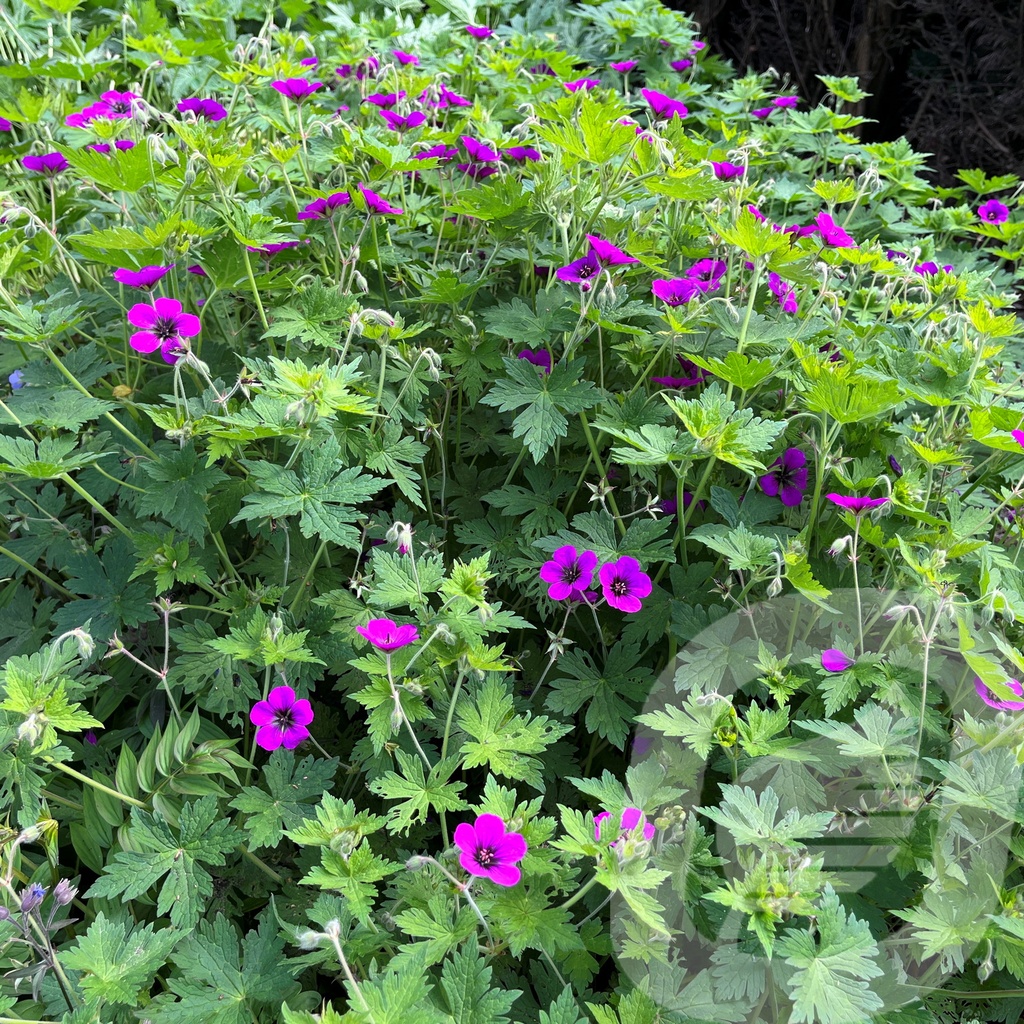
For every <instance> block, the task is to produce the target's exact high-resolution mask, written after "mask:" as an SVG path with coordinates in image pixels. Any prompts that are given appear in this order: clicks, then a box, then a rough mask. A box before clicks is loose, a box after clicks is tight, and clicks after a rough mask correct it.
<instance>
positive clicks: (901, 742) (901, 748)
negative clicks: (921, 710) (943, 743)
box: [799, 701, 917, 760]
mask: <svg viewBox="0 0 1024 1024" xmlns="http://www.w3.org/2000/svg"><path fill="white" fill-rule="evenodd" d="M853 717H854V719H855V720H856V723H857V728H854V727H853V726H852V725H850V724H849V723H847V722H807V721H804V720H803V719H801V720H800V722H799V725H800V728H801V729H808V730H810V731H811V732H815V733H817V734H818V735H819V736H825V737H826V738H827V739H829V740H831V741H832V742H833V743H835V744H836V746H837V748H838V750H839V752H840V753H841V754H842V755H844V756H845V757H852V758H857V759H859V760H862V759H864V758H889V759H895V760H898V759H899V758H901V757H913V756H914V754H915V753H916V751H917V746H916V744H914V743H909V742H907V741H908V740H910V739H911V738H913V737H916V735H917V723H916V722H914V721H913V720H912V719H909V718H900V719H898V720H895V721H894V720H893V716H892V713H891V712H890V711H886V710H885V708H883V707H880V706H879V705H878V704H875V703H873V702H870V701H869V702H868V703H867V704H865V705H864V706H863V707H859V708H857V709H856V710H855V711H854V712H853Z"/></svg>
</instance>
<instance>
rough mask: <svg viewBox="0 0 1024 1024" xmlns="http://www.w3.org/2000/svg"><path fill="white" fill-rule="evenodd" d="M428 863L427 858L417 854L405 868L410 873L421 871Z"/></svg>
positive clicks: (407, 862)
mask: <svg viewBox="0 0 1024 1024" xmlns="http://www.w3.org/2000/svg"><path fill="white" fill-rule="evenodd" d="M426 863H427V858H426V857H421V856H420V855H419V854H415V855H414V856H412V857H410V858H409V859H408V860H407V861H406V862H405V867H406V869H407V870H408V871H419V870H420V868H422V867H424V866H425V865H426Z"/></svg>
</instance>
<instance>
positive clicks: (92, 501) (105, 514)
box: [58, 473, 132, 540]
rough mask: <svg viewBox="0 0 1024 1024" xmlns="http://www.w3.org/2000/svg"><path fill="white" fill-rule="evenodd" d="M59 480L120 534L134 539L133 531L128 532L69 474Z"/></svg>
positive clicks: (64, 474)
mask: <svg viewBox="0 0 1024 1024" xmlns="http://www.w3.org/2000/svg"><path fill="white" fill-rule="evenodd" d="M58 479H60V480H63V481H64V483H66V484H67V485H68V487H70V488H71V489H72V490H73V491H74V492H75V493H76V494H77V495H78V496H79V497H81V498H84V499H85V500H86V501H87V502H88V503H89V504H90V505H92V507H93V508H94V509H95V510H96V511H97V512H99V514H100V515H101V516H103V518H104V519H106V521H107V522H108V523H110V525H111V526H113V527H114V529H115V530H117V531H118V532H119V533H122V534H124V536H125V537H127V538H128V539H129V540H131V539H132V535H131V531H129V530H126V529H125V528H124V527H123V526H122V525H121V523H120V522H119V521H118V519H117V517H116V516H112V515H111V514H110V513H109V512H108V511H107V510H106V509H105V508H104V507H103V506H102V505H101V504H100V503H99V502H98V501H97V500H96V499H95V498H94V497H93V496H92V495H91V494H90V493H89V492H88V491H87V490H86V489H85V488H84V487H82V486H81V484H79V483H78V482H77V481H76V480H74V479H72V477H71V476H69V475H68V474H67V473H61V475H60V476H59V477H58Z"/></svg>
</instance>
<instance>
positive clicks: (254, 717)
mask: <svg viewBox="0 0 1024 1024" xmlns="http://www.w3.org/2000/svg"><path fill="white" fill-rule="evenodd" d="M249 721H250V722H252V724H253V725H255V726H264V725H270V724H271V723H272V722H273V721H274V709H273V708H272V707H271V706H270V705H269V704H268V703H267V702H266V701H265V700H259V701H257V702H256V703H255V704H253V706H252V711H250V712H249Z"/></svg>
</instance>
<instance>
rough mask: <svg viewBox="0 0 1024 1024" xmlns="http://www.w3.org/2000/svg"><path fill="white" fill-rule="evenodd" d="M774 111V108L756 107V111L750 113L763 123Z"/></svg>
mask: <svg viewBox="0 0 1024 1024" xmlns="http://www.w3.org/2000/svg"><path fill="white" fill-rule="evenodd" d="M774 110H775V108H774V107H758V108H757V110H752V111H751V112H750V113H751V114H753V115H754V117H756V118H757V119H758V120H759V121H764V120H765V119H766V118H767V117H768V115H769V114H771V113H772V112H773V111H774Z"/></svg>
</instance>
